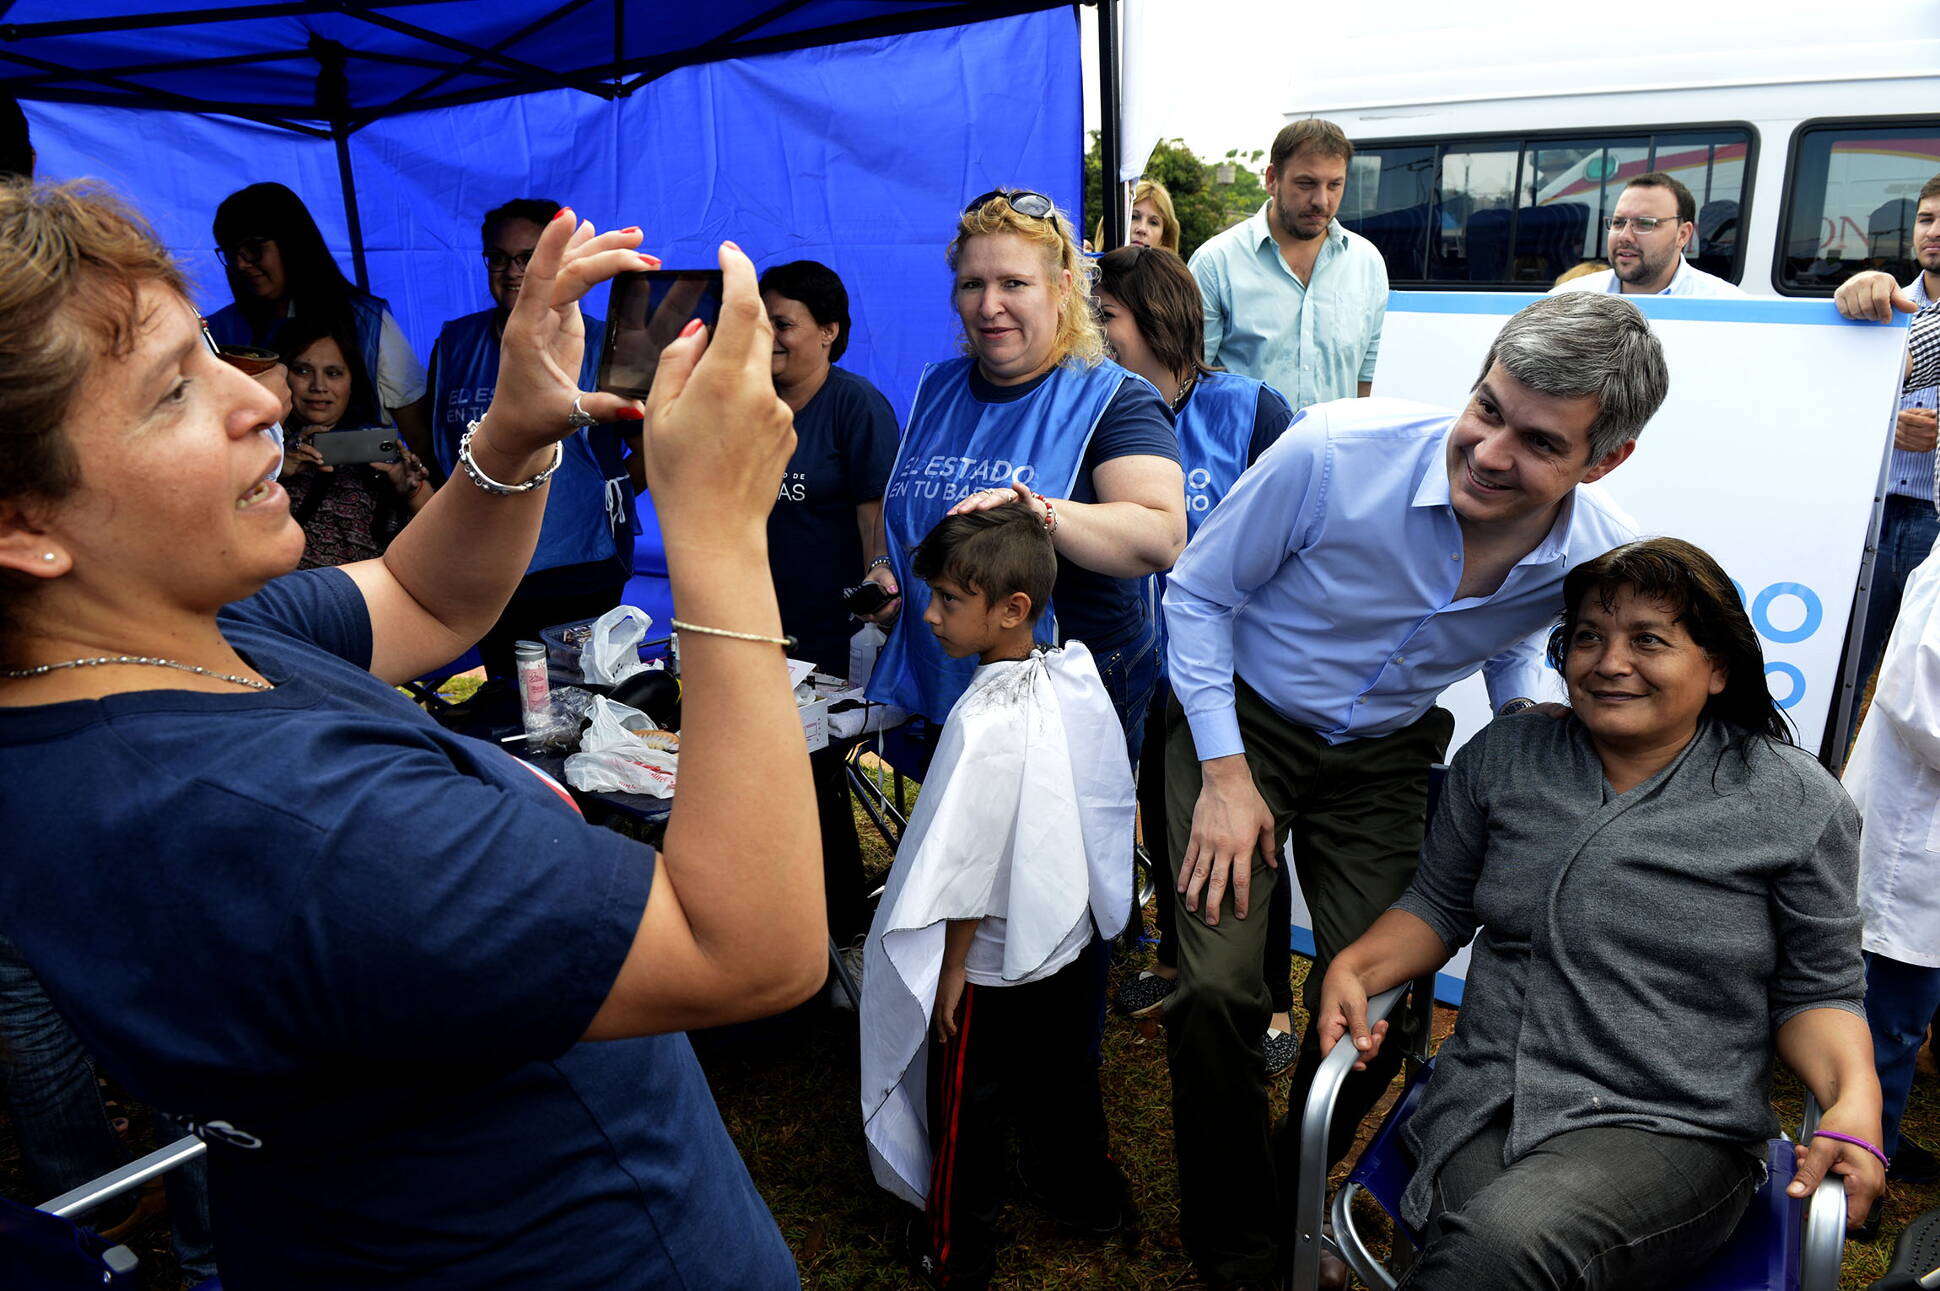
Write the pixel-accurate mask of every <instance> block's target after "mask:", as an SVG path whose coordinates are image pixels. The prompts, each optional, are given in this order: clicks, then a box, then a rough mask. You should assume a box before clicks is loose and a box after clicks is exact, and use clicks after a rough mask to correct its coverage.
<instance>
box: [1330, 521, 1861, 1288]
mask: <svg viewBox="0 0 1940 1291" xmlns="http://www.w3.org/2000/svg"><path fill="white" fill-rule="evenodd" d="M1563 599H1564V611H1563V615H1562V619H1561V622H1560V624H1559V626H1558V627H1557V629H1556V631H1555V633H1554V634H1553V635H1552V636H1551V638H1550V646H1549V656H1550V660H1551V662H1552V663H1553V664H1554V665H1555V666H1556V667H1557V669H1558V670H1559V671H1560V672H1561V673H1562V675H1563V678H1564V680H1565V682H1566V683H1567V685H1568V688H1569V699H1570V710H1569V712H1568V714H1567V715H1566V716H1563V717H1561V718H1560V719H1558V718H1557V717H1556V716H1554V715H1548V714H1545V713H1544V712H1530V713H1524V714H1519V715H1516V716H1514V717H1510V718H1504V719H1501V720H1499V721H1496V722H1495V723H1493V724H1492V725H1491V726H1489V727H1488V728H1487V729H1486V730H1484V731H1483V732H1482V733H1481V734H1480V735H1478V736H1477V737H1476V738H1475V739H1474V740H1472V741H1471V742H1470V743H1469V744H1468V745H1467V746H1466V747H1464V748H1463V749H1462V750H1461V752H1460V753H1458V754H1457V755H1456V757H1455V759H1454V763H1453V765H1452V767H1451V768H1450V770H1449V774H1448V778H1447V782H1446V784H1445V785H1444V787H1443V792H1442V795H1441V805H1440V809H1439V810H1438V812H1437V814H1436V816H1435V819H1434V821H1433V822H1432V824H1431V826H1430V828H1429V833H1428V840H1427V843H1426V845H1425V847H1424V848H1423V851H1422V862H1421V869H1420V872H1419V873H1418V875H1417V876H1416V878H1415V881H1414V884H1413V886H1411V887H1410V888H1409V890H1408V891H1407V892H1406V893H1405V894H1404V895H1403V896H1402V898H1401V899H1400V900H1399V901H1398V902H1396V903H1395V905H1394V906H1393V908H1391V909H1390V910H1388V911H1387V913H1385V914H1383V915H1382V916H1381V918H1380V919H1379V920H1377V921H1376V922H1375V924H1374V926H1373V927H1372V928H1370V929H1369V930H1368V932H1367V934H1366V935H1365V936H1363V937H1361V938H1360V939H1359V940H1358V941H1356V942H1354V943H1353V945H1351V946H1349V947H1348V948H1347V950H1345V951H1343V952H1342V953H1341V955H1340V957H1339V958H1338V959H1336V960H1335V961H1334V965H1333V968H1332V969H1331V971H1329V973H1328V974H1327V979H1326V982H1325V985H1324V987H1323V990H1322V1002H1321V1017H1320V1026H1321V1031H1320V1035H1321V1047H1322V1049H1323V1050H1331V1049H1332V1047H1333V1045H1334V1044H1335V1043H1336V1042H1337V1041H1339V1040H1341V1039H1342V1038H1346V1039H1348V1040H1349V1042H1351V1043H1352V1044H1354V1045H1355V1046H1356V1048H1357V1049H1359V1050H1360V1051H1361V1052H1362V1054H1363V1056H1364V1057H1371V1056H1373V1054H1374V1053H1375V1052H1376V1051H1377V1050H1378V1049H1379V1047H1380V1045H1381V1042H1382V1038H1383V1035H1384V1033H1385V1031H1386V1025H1387V1024H1386V1023H1378V1024H1376V1025H1375V1026H1374V1027H1373V1028H1371V1029H1370V1028H1369V1027H1368V1025H1367V1022H1366V1013H1367V1001H1368V998H1369V997H1370V996H1372V995H1374V994H1376V993H1378V992H1380V991H1383V990H1386V989H1388V988H1389V987H1392V986H1395V985H1398V984H1400V983H1402V982H1407V981H1410V980H1412V979H1414V978H1417V977H1420V976H1423V975H1425V974H1428V973H1431V972H1433V971H1434V970H1435V969H1437V968H1439V967H1440V966H1441V965H1442V964H1443V963H1445V962H1446V961H1447V960H1448V959H1449V957H1450V956H1451V955H1452V954H1454V952H1455V951H1456V949H1458V948H1459V947H1460V946H1462V945H1463V944H1464V943H1466V942H1468V941H1469V940H1470V938H1474V940H1475V946H1474V953H1473V959H1472V962H1471V964H1470V967H1469V972H1468V981H1467V988H1466V997H1465V999H1464V1002H1463V1006H1462V1010H1461V1018H1460V1021H1459V1023H1458V1025H1457V1027H1456V1029H1455V1033H1454V1034H1453V1035H1452V1036H1450V1037H1449V1039H1448V1040H1447V1041H1446V1042H1445V1043H1444V1044H1443V1045H1442V1047H1441V1051H1440V1055H1439V1057H1438V1059H1437V1062H1436V1073H1435V1078H1434V1080H1433V1081H1432V1082H1431V1083H1430V1084H1429V1086H1428V1088H1427V1090H1426V1091H1425V1093H1424V1095H1423V1100H1422V1103H1421V1106H1420V1110H1419V1111H1418V1112H1417V1113H1416V1114H1415V1115H1414V1117H1413V1118H1412V1119H1411V1120H1410V1121H1409V1122H1408V1123H1407V1125H1406V1126H1405V1128H1404V1130H1403V1139H1404V1142H1405V1143H1406V1145H1407V1147H1408V1149H1409V1150H1410V1152H1411V1153H1412V1154H1413V1156H1414V1159H1415V1161H1416V1165H1417V1169H1416V1173H1415V1175H1414V1178H1413V1179H1412V1181H1411V1182H1410V1184H1409V1186H1408V1190H1407V1192H1406V1194H1405V1195H1404V1197H1403V1200H1402V1207H1401V1209H1402V1214H1403V1217H1404V1218H1406V1219H1407V1220H1408V1222H1409V1223H1411V1224H1413V1225H1415V1226H1416V1228H1417V1229H1418V1230H1419V1231H1421V1232H1422V1233H1423V1236H1424V1239H1425V1240H1424V1247H1423V1250H1422V1253H1421V1258H1420V1260H1419V1262H1418V1263H1417V1264H1416V1265H1415V1266H1414V1268H1413V1269H1412V1270H1410V1272H1409V1274H1408V1276H1407V1277H1406V1278H1404V1279H1403V1282H1402V1285H1403V1286H1404V1287H1410V1288H1417V1289H1422V1288H1431V1287H1461V1288H1465V1289H1466V1288H1472V1287H1475V1286H1489V1287H1530V1288H1534V1287H1559V1288H1560V1287H1570V1288H1575V1287H1589V1288H1594V1287H1646V1286H1658V1285H1661V1284H1663V1283H1664V1282H1666V1281H1667V1280H1674V1278H1673V1277H1672V1275H1674V1274H1675V1273H1676V1272H1678V1271H1688V1270H1689V1269H1690V1268H1691V1267H1693V1266H1694V1265H1696V1264H1697V1263H1698V1262H1700V1261H1702V1260H1703V1259H1704V1258H1705V1256H1706V1255H1707V1254H1709V1253H1710V1252H1711V1251H1713V1250H1715V1249H1716V1248H1717V1247H1718V1246H1719V1245H1721V1244H1722V1243H1723V1242H1724V1240H1725V1239H1726V1237H1728V1236H1729V1235H1730V1233H1731V1230H1732V1228H1733V1226H1734V1225H1735V1224H1736V1223H1737V1221H1738V1217H1739V1215H1740V1214H1741V1213H1742V1212H1743V1210H1744V1208H1745V1205H1746V1202H1747V1200H1748V1199H1749V1198H1750V1196H1751V1195H1752V1193H1753V1192H1754V1191H1755V1190H1756V1188H1757V1186H1758V1185H1759V1183H1760V1182H1761V1180H1762V1173H1763V1169H1764V1167H1763V1165H1762V1164H1761V1162H1762V1160H1763V1145H1764V1141H1765V1140H1766V1139H1768V1138H1769V1137H1771V1135H1772V1133H1773V1131H1774V1129H1775V1118H1774V1116H1773V1113H1772V1109H1771V1106H1770V1102H1769V1085H1770V1072H1771V1066H1772V1057H1773V1054H1774V1049H1775V1050H1776V1054H1777V1056H1778V1057H1780V1058H1783V1059H1784V1060H1785V1062H1786V1063H1787V1064H1788V1065H1790V1066H1791V1067H1792V1069H1793V1070H1794V1071H1796V1072H1797V1073H1798V1074H1799V1076H1800V1078H1801V1079H1802V1080H1803V1081H1804V1082H1805V1084H1806V1085H1807V1086H1808V1087H1809V1088H1810V1089H1811V1090H1812V1092H1813V1093H1814V1094H1815V1095H1817V1097H1818V1098H1819V1100H1820V1102H1821V1103H1823V1104H1824V1107H1825V1113H1824V1120H1823V1122H1822V1124H1821V1130H1820V1133H1819V1134H1818V1136H1817V1137H1816V1138H1814V1139H1813V1140H1812V1142H1811V1145H1810V1147H1809V1149H1808V1148H1801V1149H1799V1157H1800V1166H1799V1171H1798V1176H1797V1178H1795V1180H1794V1182H1793V1183H1792V1185H1791V1186H1790V1189H1789V1192H1790V1194H1791V1195H1792V1196H1795V1197H1803V1196H1806V1195H1808V1194H1809V1192H1810V1189H1811V1185H1813V1184H1816V1183H1817V1181H1818V1180H1819V1178H1820V1177H1821V1176H1823V1175H1824V1173H1825V1172H1826V1171H1827V1170H1832V1171H1834V1172H1837V1173H1839V1174H1841V1175H1843V1176H1844V1177H1845V1187H1846V1193H1847V1202H1848V1212H1849V1215H1850V1218H1851V1221H1852V1222H1853V1223H1855V1224H1856V1223H1858V1222H1860V1221H1861V1220H1862V1219H1863V1218H1864V1216H1865V1214H1866V1211H1867V1208H1868V1207H1869V1206H1870V1204H1871V1203H1872V1200H1873V1198H1874V1197H1876V1196H1878V1195H1879V1193H1880V1191H1881V1190H1882V1188H1883V1187H1884V1186H1885V1171H1884V1166H1883V1164H1882V1161H1881V1160H1880V1159H1877V1153H1878V1149H1877V1148H1876V1147H1874V1146H1873V1145H1874V1144H1876V1143H1877V1142H1878V1141H1879V1137H1880V1094H1879V1083H1878V1081H1877V1079H1876V1078H1875V1076H1874V1073H1873V1066H1872V1046H1871V1042H1870V1040H1869V1038H1868V1035H1867V1031H1866V1024H1865V1020H1864V1014H1863V1013H1862V1011H1861V1007H1860V1000H1861V997H1862V995H1863V992H1864V984H1865V979H1864V974H1863V970H1862V968H1861V963H1860V952H1859V913H1858V910H1857V908H1856V905H1855V902H1854V883H1855V875H1856V869H1857V862H1856V856H1857V851H1856V844H1857V837H1858V830H1859V819H1858V815H1857V813H1856V812H1855V811H1854V809H1853V806H1852V803H1851V801H1850V800H1849V799H1848V798H1847V797H1846V794H1845V792H1844V790H1842V789H1841V788H1840V787H1839V784H1838V782H1837V781H1835V780H1834V779H1833V778H1832V777H1831V776H1830V775H1829V774H1827V772H1826V771H1825V769H1824V768H1823V767H1821V766H1820V765H1819V764H1818V763H1817V762H1815V761H1814V760H1813V759H1812V758H1811V757H1810V756H1809V755H1808V754H1806V753H1804V752H1801V751H1800V750H1799V749H1797V748H1796V747H1794V746H1793V744H1792V743H1791V740H1790V737H1789V735H1788V733H1787V729H1786V720H1785V718H1784V717H1783V715H1782V714H1781V712H1780V710H1779V709H1778V707H1777V705H1776V704H1774V702H1773V701H1772V698H1771V695H1770V693H1769V691H1768V690H1767V688H1766V684H1765V667H1764V658H1763V654H1762V652H1761V650H1760V648H1759V645H1758V639H1757V636H1756V635H1755V634H1754V632H1753V630H1752V626H1751V623H1750V622H1749V621H1748V619H1747V617H1746V615H1745V611H1744V607H1743V605H1742V603H1741V601H1740V599H1739V597H1738V595H1737V593H1736V592H1735V590H1734V589H1733V587H1732V584H1731V581H1730V579H1729V578H1727V577H1726V575H1725V573H1724V571H1723V570H1722V569H1720V568H1719V567H1718V565H1717V563H1716V562H1715V561H1713V560H1712V559H1711V558H1710V557H1709V556H1708V555H1706V554H1705V553H1704V552H1703V551H1700V550H1699V549H1698V548H1696V547H1694V546H1692V545H1690V544H1689V543H1686V542H1681V541H1678V540H1677V539H1672V538H1657V539H1651V540H1648V541H1644V542H1636V543H1631V544H1628V545H1626V546H1623V547H1619V548H1617V549H1616V550H1614V551H1611V552H1609V553H1607V554H1605V555H1603V556H1600V557H1598V558H1597V559H1595V560H1592V561H1588V562H1585V563H1584V564H1582V565H1579V566H1578V567H1577V568H1576V569H1574V570H1572V571H1571V572H1570V574H1569V577H1568V578H1567V579H1566V580H1565V582H1564V589H1563ZM1356 1065H1357V1066H1359V1065H1360V1063H1357V1064H1356Z"/></svg>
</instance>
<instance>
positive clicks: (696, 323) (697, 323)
mask: <svg viewBox="0 0 1940 1291" xmlns="http://www.w3.org/2000/svg"><path fill="white" fill-rule="evenodd" d="M704 326H705V324H704V323H702V322H701V320H700V319H698V318H691V319H689V320H687V326H685V327H683V328H681V329H680V339H681V340H683V341H684V340H686V339H687V338H688V337H690V336H692V335H693V334H694V333H695V332H698V331H700V330H701V328H702V327H704Z"/></svg>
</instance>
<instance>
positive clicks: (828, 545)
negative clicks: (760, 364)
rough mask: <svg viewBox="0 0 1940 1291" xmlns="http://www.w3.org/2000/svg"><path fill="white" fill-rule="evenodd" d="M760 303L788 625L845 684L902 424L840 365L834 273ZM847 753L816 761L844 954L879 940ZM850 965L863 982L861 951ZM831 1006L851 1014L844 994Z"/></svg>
mask: <svg viewBox="0 0 1940 1291" xmlns="http://www.w3.org/2000/svg"><path fill="white" fill-rule="evenodd" d="M761 304H762V307H763V308H765V309H766V310H767V311H768V322H769V325H770V326H772V327H773V328H774V331H775V352H774V365H773V372H774V377H775V393H776V394H778V395H780V396H781V399H782V402H784V403H786V404H787V405H788V407H789V408H790V409H791V410H792V411H793V412H794V414H795V455H794V456H793V457H791V458H789V459H788V469H787V470H786V471H785V472H783V474H782V480H781V491H780V494H779V495H778V496H777V497H776V499H775V509H774V511H773V512H772V513H770V515H769V516H768V563H769V567H770V569H771V570H772V571H773V573H774V576H775V596H776V598H777V599H778V600H779V601H780V602H781V624H782V627H783V629H784V630H786V631H787V632H788V634H789V635H790V636H793V637H794V638H795V640H796V645H795V657H796V658H798V659H806V660H808V661H809V662H811V663H813V664H814V665H815V667H816V669H817V670H818V671H821V672H824V673H828V674H829V675H831V676H836V677H846V676H848V674H849V638H850V637H851V636H853V635H854V634H855V631H856V628H857V624H856V621H855V619H854V618H853V617H851V615H850V613H849V611H848V609H847V607H846V606H844V604H843V598H842V594H843V592H844V590H846V589H847V588H848V587H849V586H851V585H852V584H854V583H857V582H860V581H861V578H860V575H859V574H858V572H857V571H859V570H862V569H865V568H867V567H868V566H869V564H870V563H871V562H873V561H874V560H875V559H876V558H877V557H879V556H881V555H882V488H883V484H884V482H885V481H887V480H888V478H889V465H890V463H891V462H893V461H894V460H895V458H896V437H897V434H896V414H895V413H894V412H893V411H891V410H890V407H889V400H887V399H885V398H883V396H882V392H881V391H880V390H878V389H876V388H875V387H874V386H873V385H870V384H869V382H868V381H867V380H865V379H864V378H862V377H859V376H857V375H856V374H855V373H853V372H850V371H847V370H846V369H843V368H838V367H836V366H835V361H836V360H837V359H839V358H841V357H842V354H843V352H844V351H845V350H847V349H848V348H849V325H850V324H849V292H848V289H847V288H846V287H844V286H843V285H842V279H841V277H840V276H838V275H837V274H836V272H835V270H833V269H831V268H829V267H828V266H827V265H825V264H821V263H819V262H817V261H814V260H795V261H791V262H789V263H788V264H781V265H776V266H775V267H774V268H772V269H769V270H768V271H767V272H766V273H764V274H762V275H761ZM847 754H848V745H847V744H846V743H844V742H842V741H832V742H831V743H830V744H829V745H828V746H827V747H825V748H822V749H818V750H817V751H816V752H814V753H811V754H810V755H809V759H808V760H809V765H810V766H811V767H812V768H813V769H814V773H815V804H816V809H817V811H818V813H819V815H820V817H821V822H822V882H823V889H824V892H825V894H826V897H827V901H828V919H829V935H830V936H831V937H833V938H834V939H835V942H836V944H837V945H838V946H842V947H849V945H850V943H851V942H854V941H855V940H856V939H857V938H859V937H861V936H862V934H864V933H866V932H867V931H869V908H868V905H867V904H866V902H865V896H864V893H863V890H862V848H861V845H860V843H859V842H858V841H857V839H856V832H855V813H854V812H853V811H852V810H851V808H850V806H849V783H848V778H847V773H846V772H845V770H844V762H845V759H846V756H847ZM845 954H847V955H848V957H849V958H850V959H852V960H853V965H852V967H853V968H854V970H855V971H856V972H860V971H861V963H862V949H861V947H860V946H859V945H858V946H855V947H854V948H853V949H852V950H848V951H845ZM830 998H831V999H832V1000H834V1001H835V1002H836V1003H838V1004H840V1005H842V1006H844V1007H846V1006H848V1005H849V1004H850V1003H851V1001H850V1000H849V997H848V995H847V993H846V992H843V991H841V990H839V989H838V990H837V991H836V992H835V993H834V994H833V995H832V996H831V997H830Z"/></svg>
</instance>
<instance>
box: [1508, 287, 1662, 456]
mask: <svg viewBox="0 0 1940 1291" xmlns="http://www.w3.org/2000/svg"><path fill="white" fill-rule="evenodd" d="M1498 363H1500V364H1501V365H1502V368H1503V371H1505V372H1507V373H1508V374H1509V375H1510V376H1512V377H1514V378H1515V379H1516V380H1518V381H1520V382H1521V383H1522V384H1524V385H1526V386H1528V387H1529V388H1530V389H1531V390H1535V391H1537V392H1538V393H1541V394H1547V395H1555V396H1557V397H1558V398H1563V399H1575V398H1580V397H1581V396H1583V395H1595V396H1596V400H1597V411H1596V420H1595V421H1593V422H1591V423H1590V460H1591V461H1592V462H1595V461H1598V460H1600V459H1602V458H1603V457H1605V456H1607V455H1608V454H1610V453H1614V452H1616V451H1617V450H1618V449H1619V448H1622V447H1623V446H1624V445H1625V444H1626V443H1628V442H1629V441H1631V440H1633V439H1635V438H1637V437H1638V436H1639V435H1641V434H1643V433H1644V423H1645V422H1647V421H1649V420H1650V419H1651V417H1652V416H1654V415H1655V414H1656V412H1657V409H1658V408H1659V407H1660V406H1661V405H1662V404H1663V402H1664V396H1665V395H1667V394H1669V393H1670V388H1671V377H1670V372H1669V370H1668V369H1667V368H1666V367H1665V366H1664V350H1663V347H1662V346H1660V345H1659V344H1658V343H1657V338H1656V336H1654V335H1652V333H1651V330H1650V324H1649V323H1648V322H1646V321H1645V320H1644V315H1643V311H1642V310H1640V309H1638V308H1637V307H1636V306H1635V305H1633V304H1631V303H1630V302H1629V301H1627V300H1625V299H1624V298H1623V297H1622V296H1612V295H1607V294H1605V293H1603V292H1600V291H1566V292H1562V293H1560V294H1559V295H1555V296H1544V297H1543V298H1542V299H1541V300H1538V301H1537V302H1536V303H1535V304H1533V305H1530V306H1528V307H1527V308H1525V309H1522V310H1520V311H1518V312H1517V313H1516V315H1515V317H1513V318H1511V319H1510V320H1509V321H1508V322H1507V323H1505V324H1503V327H1502V330H1501V331H1500V332H1497V333H1496V336H1495V340H1494V341H1493V342H1491V343H1490V345H1489V353H1488V355H1487V357H1485V358H1484V359H1483V360H1482V374H1481V376H1478V377H1477V378H1476V379H1475V384H1476V385H1478V386H1479V385H1481V384H1482V382H1483V381H1484V380H1485V379H1486V378H1487V377H1488V375H1489V370H1490V369H1491V368H1493V367H1494V366H1495V365H1496V364H1498Z"/></svg>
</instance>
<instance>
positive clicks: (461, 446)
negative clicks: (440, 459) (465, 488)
mask: <svg viewBox="0 0 1940 1291" xmlns="http://www.w3.org/2000/svg"><path fill="white" fill-rule="evenodd" d="M477 434H478V422H476V421H472V422H467V423H466V425H465V433H464V434H463V435H461V436H459V438H458V464H459V465H460V466H462V467H464V468H465V476H466V478H468V479H469V480H471V482H472V483H473V484H474V485H476V486H477V488H478V490H479V492H481V493H490V494H493V495H494V496H497V497H511V496H514V495H515V494H519V493H530V492H532V490H534V489H536V488H538V487H539V486H540V485H541V484H544V483H545V482H546V481H547V480H549V479H551V478H552V473H553V472H554V471H556V470H558V469H559V464H560V463H561V462H563V461H565V460H566V450H565V448H564V446H562V445H560V444H556V443H555V444H554V445H553V446H552V465H551V466H548V467H546V469H545V470H543V471H540V472H539V473H538V474H537V475H535V476H533V477H532V478H531V479H529V480H527V481H526V482H525V483H523V484H500V483H499V482H498V481H497V480H495V479H493V478H492V477H491V476H489V475H487V474H486V473H485V472H484V470H483V469H481V468H480V467H479V465H478V463H477V462H475V461H473V460H472V437H473V436H475V435H477Z"/></svg>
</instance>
